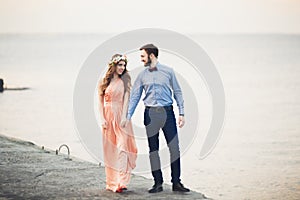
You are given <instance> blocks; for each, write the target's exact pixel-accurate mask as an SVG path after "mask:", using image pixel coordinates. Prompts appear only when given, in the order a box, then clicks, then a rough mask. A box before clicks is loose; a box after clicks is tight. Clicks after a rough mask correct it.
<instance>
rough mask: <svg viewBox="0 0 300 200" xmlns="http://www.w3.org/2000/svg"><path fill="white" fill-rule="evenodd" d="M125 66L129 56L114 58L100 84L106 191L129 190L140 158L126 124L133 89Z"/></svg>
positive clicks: (130, 131) (129, 127) (128, 125)
mask: <svg viewBox="0 0 300 200" xmlns="http://www.w3.org/2000/svg"><path fill="white" fill-rule="evenodd" d="M126 65H127V58H126V56H124V55H123V56H122V55H120V54H116V55H114V56H113V57H112V59H111V61H110V62H109V66H108V70H107V72H106V74H105V77H104V78H103V80H102V82H101V84H100V85H99V101H100V106H99V107H100V118H101V121H102V133H103V148H104V151H103V152H104V153H103V154H104V162H105V173H106V189H107V190H111V191H113V192H119V193H120V192H123V190H126V189H127V184H128V183H129V181H130V173H131V171H132V169H134V168H135V161H136V157H137V148H136V144H135V140H134V135H133V129H132V124H131V123H130V122H129V123H128V122H126V114H127V108H128V100H129V94H130V88H131V80H130V76H129V74H128V71H127V69H126Z"/></svg>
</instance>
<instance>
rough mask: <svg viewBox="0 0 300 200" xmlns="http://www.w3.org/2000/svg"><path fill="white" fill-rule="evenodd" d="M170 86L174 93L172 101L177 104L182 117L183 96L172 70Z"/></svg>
mask: <svg viewBox="0 0 300 200" xmlns="http://www.w3.org/2000/svg"><path fill="white" fill-rule="evenodd" d="M171 86H172V89H173V92H174V99H175V101H176V103H177V106H178V110H179V114H180V115H184V100H183V95H182V91H181V88H180V85H179V83H178V81H177V78H176V76H175V73H174V70H173V69H172V70H171Z"/></svg>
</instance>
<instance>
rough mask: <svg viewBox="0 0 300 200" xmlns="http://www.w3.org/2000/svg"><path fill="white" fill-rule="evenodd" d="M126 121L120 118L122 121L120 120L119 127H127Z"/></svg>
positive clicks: (127, 121)
mask: <svg viewBox="0 0 300 200" xmlns="http://www.w3.org/2000/svg"><path fill="white" fill-rule="evenodd" d="M128 123H129V120H128V119H122V121H121V127H123V128H125V127H127V125H128Z"/></svg>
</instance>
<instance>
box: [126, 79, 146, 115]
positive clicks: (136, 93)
mask: <svg viewBox="0 0 300 200" xmlns="http://www.w3.org/2000/svg"><path fill="white" fill-rule="evenodd" d="M142 92H143V84H142V75H141V74H139V76H138V77H137V78H136V80H135V82H134V84H133V87H132V90H131V94H130V100H129V106H128V112H127V120H130V119H131V117H132V115H133V113H134V111H135V109H136V107H137V104H138V103H139V101H140V99H141V96H142Z"/></svg>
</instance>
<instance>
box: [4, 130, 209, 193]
mask: <svg viewBox="0 0 300 200" xmlns="http://www.w3.org/2000/svg"><path fill="white" fill-rule="evenodd" d="M66 157H67V156H65V155H56V154H55V151H52V150H42V149H41V148H40V147H38V146H36V145H34V144H33V143H31V142H26V141H21V140H16V139H12V138H8V137H6V136H3V135H0V199H206V198H205V196H204V195H203V194H200V193H196V192H193V191H191V192H189V193H185V194H181V193H175V192H172V190H171V186H170V185H166V184H165V185H164V191H163V192H161V193H157V194H149V193H148V192H147V190H148V188H150V187H151V186H152V184H153V181H152V180H149V179H146V178H143V177H140V176H136V175H132V179H131V183H130V185H129V186H128V189H129V190H128V191H126V192H123V193H120V194H119V193H113V192H110V191H106V190H105V172H104V168H103V167H100V166H98V165H96V164H93V163H89V162H86V161H82V160H79V159H77V158H73V157H72V160H71V161H70V160H66Z"/></svg>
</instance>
